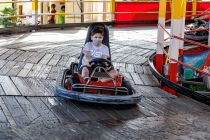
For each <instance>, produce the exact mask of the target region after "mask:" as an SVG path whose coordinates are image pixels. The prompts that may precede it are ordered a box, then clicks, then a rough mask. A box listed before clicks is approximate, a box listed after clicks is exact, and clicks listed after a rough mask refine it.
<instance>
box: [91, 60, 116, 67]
mask: <svg viewBox="0 0 210 140" xmlns="http://www.w3.org/2000/svg"><path fill="white" fill-rule="evenodd" d="M105 63H107V65H106V64H105ZM90 65H93V68H96V67H103V68H106V67H110V66H111V65H112V63H111V61H109V60H107V59H104V58H94V59H93V60H91V61H90Z"/></svg>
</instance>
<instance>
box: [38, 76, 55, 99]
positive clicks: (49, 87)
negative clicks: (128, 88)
mask: <svg viewBox="0 0 210 140" xmlns="http://www.w3.org/2000/svg"><path fill="white" fill-rule="evenodd" d="M36 81H37V82H38V83H39V84H40V85H41V86H40V88H42V89H44V90H45V91H47V92H48V94H47V95H44V96H55V84H56V81H53V80H45V79H36ZM53 85H54V87H53Z"/></svg>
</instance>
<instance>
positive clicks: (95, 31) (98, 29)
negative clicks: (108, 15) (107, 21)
mask: <svg viewBox="0 0 210 140" xmlns="http://www.w3.org/2000/svg"><path fill="white" fill-rule="evenodd" d="M97 33H99V34H102V35H104V27H102V26H96V27H95V28H94V29H93V30H92V31H91V36H93V35H94V34H97Z"/></svg>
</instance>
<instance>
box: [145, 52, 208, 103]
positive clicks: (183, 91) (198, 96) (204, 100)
mask: <svg viewBox="0 0 210 140" xmlns="http://www.w3.org/2000/svg"><path fill="white" fill-rule="evenodd" d="M154 56H155V54H153V55H151V56H150V57H149V58H148V62H149V67H150V70H151V72H152V74H153V75H154V76H155V77H156V78H157V79H158V80H159V81H161V82H163V83H164V84H166V85H167V86H168V87H170V88H171V89H173V90H175V91H177V92H178V93H180V94H183V95H185V96H188V97H190V98H192V99H195V100H197V101H199V102H202V103H204V104H207V105H210V98H209V97H207V96H205V95H202V94H200V93H197V92H194V91H192V90H190V89H188V88H185V87H183V86H180V85H178V84H175V83H173V82H171V81H170V80H168V79H167V78H165V77H164V76H162V75H161V74H160V73H159V72H158V71H157V70H156V69H155V67H154V64H153V58H154Z"/></svg>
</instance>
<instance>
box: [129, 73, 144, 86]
mask: <svg viewBox="0 0 210 140" xmlns="http://www.w3.org/2000/svg"><path fill="white" fill-rule="evenodd" d="M130 74H131V77H132V78H133V81H134V83H135V84H137V85H143V84H144V83H143V81H142V79H141V78H140V76H139V75H138V74H137V73H133V72H132V73H130Z"/></svg>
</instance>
